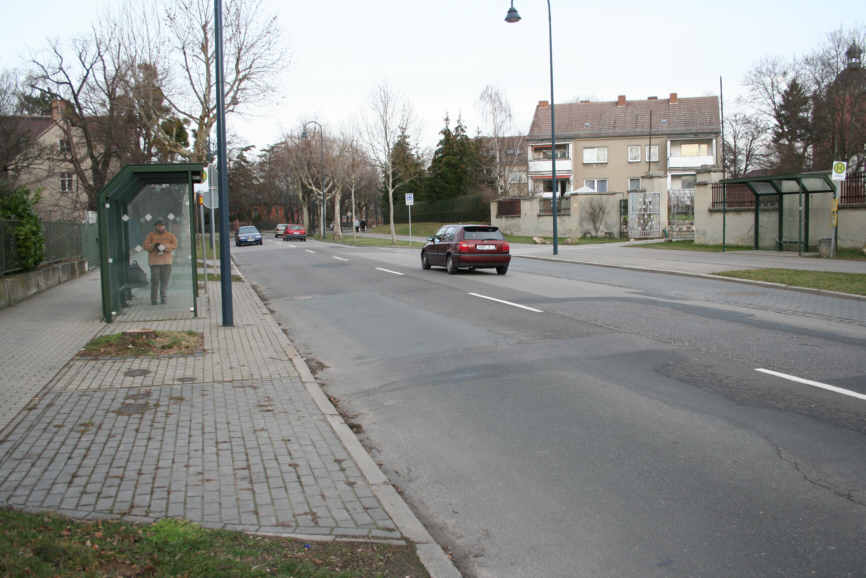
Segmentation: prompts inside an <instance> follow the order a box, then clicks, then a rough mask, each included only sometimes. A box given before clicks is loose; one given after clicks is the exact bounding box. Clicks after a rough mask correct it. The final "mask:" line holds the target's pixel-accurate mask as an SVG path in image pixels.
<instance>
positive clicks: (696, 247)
mask: <svg viewBox="0 0 866 578" xmlns="http://www.w3.org/2000/svg"><path fill="white" fill-rule="evenodd" d="M627 246H628V247H639V248H641V249H676V250H678V251H704V252H706V253H721V252H722V246H721V245H702V244H699V243H695V242H694V241H661V242H659V243H635V244H634V245H627ZM725 249H726V250H727V251H751V250H752V249H753V248H752V247H749V246H747V245H727V246H726V247H725Z"/></svg>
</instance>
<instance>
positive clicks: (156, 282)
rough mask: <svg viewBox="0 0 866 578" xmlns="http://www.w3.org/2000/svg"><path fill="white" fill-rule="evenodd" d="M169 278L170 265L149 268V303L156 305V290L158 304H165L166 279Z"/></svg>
mask: <svg viewBox="0 0 866 578" xmlns="http://www.w3.org/2000/svg"><path fill="white" fill-rule="evenodd" d="M169 277H171V265H151V266H150V302H151V303H154V304H155V303H156V295H157V290H159V297H160V299H159V300H160V302H162V303H165V293H166V290H167V289H168V278H169Z"/></svg>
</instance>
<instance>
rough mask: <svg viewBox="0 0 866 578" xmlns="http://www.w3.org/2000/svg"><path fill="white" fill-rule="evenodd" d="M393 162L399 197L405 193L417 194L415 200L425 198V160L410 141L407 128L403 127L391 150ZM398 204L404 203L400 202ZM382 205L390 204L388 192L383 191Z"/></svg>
mask: <svg viewBox="0 0 866 578" xmlns="http://www.w3.org/2000/svg"><path fill="white" fill-rule="evenodd" d="M391 163H392V166H393V167H394V184H395V190H396V191H397V192H398V193H399V195H400V196H399V198H403V197H402V195H403V194H405V193H412V194H414V195H415V200H416V201H420V200H423V198H424V178H425V171H424V161H422V160H421V157H420V155H419V154H418V153H417V151H416V150H415V149H414V147H413V146H412V143H411V142H410V141H409V135H408V134H407V133H406V131H405V129H401V131H400V135H399V136H398V137H397V142H396V143H395V144H394V148H393V150H392V151H391ZM397 205H398V206H400V205H402V203H400V202H398V203H397ZM382 206H383V207H387V206H388V199H387V192H386V191H383V192H382Z"/></svg>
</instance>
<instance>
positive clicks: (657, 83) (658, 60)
mask: <svg viewBox="0 0 866 578" xmlns="http://www.w3.org/2000/svg"><path fill="white" fill-rule="evenodd" d="M118 1H119V0H115V2H114V3H115V4H116V3H117V2H118ZM110 4H111V2H109V1H108V0H79V1H78V2H69V1H68V0H66V1H63V2H61V1H59V0H42V1H41V2H21V1H20V0H0V7H2V12H0V13H2V14H3V15H4V20H5V22H6V26H5V27H4V28H5V30H4V34H3V35H0V69H8V68H21V67H23V66H25V65H26V62H27V60H28V57H29V56H30V55H32V54H35V53H38V52H39V51H40V50H44V48H45V46H46V45H47V42H48V40H50V39H65V38H71V37H73V36H76V35H82V34H85V33H86V32H87V30H88V29H89V27H90V25H91V24H92V22H93V21H94V20H95V19H96V18H97V17H98V15H99V14H100V13H101V11H102V10H104V8H105V7H106V6H108V5H110ZM550 4H551V10H552V16H553V20H552V22H553V64H554V93H555V94H554V96H555V102H558V103H562V102H569V101H574V100H576V99H579V98H580V99H585V98H591V99H594V100H615V99H616V98H617V95H620V94H625V95H626V97H627V98H629V99H645V98H647V97H649V96H658V97H659V98H666V97H667V96H668V95H669V94H670V93H671V92H676V93H678V94H679V96H680V97H689V96H705V95H717V94H718V93H719V77H720V76H721V77H723V79H724V96H725V107H726V113H728V112H729V111H733V110H737V109H738V103H737V98H738V97H742V96H744V95H745V90H744V87H743V86H742V82H743V78H744V77H745V75H746V73H747V72H748V70H750V69H751V68H752V67H753V66H754V65H755V64H756V63H757V62H758V61H759V60H760V59H761V58H763V57H767V56H780V57H782V58H794V57H798V56H802V55H804V54H806V53H809V52H811V51H813V50H814V49H815V48H817V47H818V46H820V45H821V43H822V42H823V41H824V40H825V38H826V37H827V35H828V34H829V33H830V32H831V31H833V30H837V29H839V28H840V27H844V28H846V29H847V28H852V27H862V26H864V24H866V5H864V4H863V2H862V0H851V1H849V0H838V1H836V2H833V3H831V4H825V3H823V2H818V1H816V0H808V1H807V0H786V1H784V2H782V1H777V0H761V1H759V2H755V1H754V0H751V1H747V0H727V1H726V2H723V3H709V2H701V1H700V0H693V1H692V2H691V3H688V2H655V3H652V2H645V1H644V2H638V1H633V0H612V1H607V2H586V1H580V2H579V1H577V0H551V1H550ZM509 5H510V0H437V1H436V2H419V1H417V0H368V1H366V2H359V1H357V0H351V1H349V0H318V1H315V2H310V1H306V2H291V1H285V0H284V1H280V0H263V7H264V9H265V10H266V11H268V12H271V13H274V14H276V16H277V19H278V21H279V24H280V28H281V31H282V39H281V40H282V43H283V46H284V47H285V49H286V54H287V58H286V61H285V62H284V65H283V66H281V69H280V71H279V72H278V73H277V74H276V75H275V77H274V78H273V79H272V83H273V85H274V90H273V91H272V92H270V93H269V94H268V95H267V96H266V98H264V99H263V101H262V102H260V103H258V104H256V105H255V106H252V107H248V108H247V110H246V111H245V113H244V114H243V115H242V116H230V117H229V119H228V121H227V127H228V130H229V131H230V133H231V134H233V135H235V136H236V137H237V138H239V139H240V140H241V141H242V142H245V143H247V144H252V145H255V146H257V147H259V148H263V147H266V146H268V145H269V144H272V143H274V142H276V141H278V140H279V139H280V137H281V135H282V134H284V133H285V132H289V131H294V130H297V128H298V126H299V124H300V123H302V122H304V121H306V120H311V119H315V120H318V121H319V122H321V123H323V124H325V126H326V130H329V131H343V130H351V129H352V128H355V129H356V130H357V129H359V128H360V127H362V126H363V125H364V119H365V117H368V116H369V114H370V101H371V95H372V93H373V91H374V90H375V88H376V87H377V86H378V85H380V84H382V83H387V84H388V85H389V86H390V87H391V88H392V90H393V91H394V92H395V93H396V94H397V95H399V97H400V98H402V99H403V100H404V101H405V102H407V103H408V104H409V105H410V106H411V108H412V110H413V113H414V117H415V119H416V123H415V126H414V130H413V131H412V134H414V135H415V137H416V139H417V142H418V144H419V145H420V147H421V148H422V149H426V150H428V151H429V150H431V149H432V148H434V147H435V144H436V141H437V140H438V132H439V130H440V129H441V128H442V126H443V124H444V118H445V116H446V115H448V116H449V117H450V118H451V119H452V126H453V123H454V121H455V120H456V118H458V117H460V118H462V119H463V121H464V123H465V124H466V125H467V127H468V130H469V133H470V134H472V135H474V134H475V133H476V131H477V130H479V129H482V132H483V128H484V127H483V126H482V124H481V114H480V109H479V104H478V102H479V96H480V94H481V91H482V90H483V89H484V87H485V86H488V85H490V86H493V87H496V88H498V89H499V90H500V91H501V92H502V94H503V95H504V96H505V97H506V98H507V100H508V102H509V103H510V105H511V110H512V115H513V118H514V132H515V133H524V134H525V133H526V132H527V131H528V130H529V125H530V123H531V121H532V115H533V113H534V111H535V106H536V104H537V103H538V101H539V100H549V99H550V80H549V60H548V58H549V56H548V55H549V52H548V20H547V8H546V2H544V1H542V0H514V7H515V8H516V9H517V10H518V11H519V12H520V15H521V16H522V18H523V20H522V21H521V22H518V23H516V24H508V23H506V22H505V21H504V18H505V14H506V12H507V9H508V7H509Z"/></svg>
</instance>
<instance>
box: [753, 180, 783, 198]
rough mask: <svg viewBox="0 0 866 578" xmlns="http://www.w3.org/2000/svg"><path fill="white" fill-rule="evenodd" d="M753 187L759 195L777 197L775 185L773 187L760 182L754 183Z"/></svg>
mask: <svg viewBox="0 0 866 578" xmlns="http://www.w3.org/2000/svg"><path fill="white" fill-rule="evenodd" d="M752 186H753V187H754V188H755V192H757V193H758V194H759V195H775V194H777V193H776V189H774V188H773V185H771V184H770V183H765V182H760V181H758V182H755V183H752Z"/></svg>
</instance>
